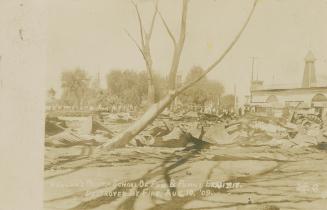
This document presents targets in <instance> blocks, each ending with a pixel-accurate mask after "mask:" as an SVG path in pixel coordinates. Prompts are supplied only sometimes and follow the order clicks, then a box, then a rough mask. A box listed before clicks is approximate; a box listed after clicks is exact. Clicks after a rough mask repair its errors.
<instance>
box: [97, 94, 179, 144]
mask: <svg viewBox="0 0 327 210" xmlns="http://www.w3.org/2000/svg"><path fill="white" fill-rule="evenodd" d="M176 96H177V94H176V92H175V91H171V92H170V93H169V94H168V95H167V96H166V97H164V98H163V99H161V100H160V101H159V102H158V103H155V104H153V105H152V106H150V107H149V109H148V110H147V111H146V112H145V113H144V114H143V115H142V117H141V118H140V119H138V120H137V121H136V122H134V124H132V125H131V126H130V127H129V128H127V129H126V130H125V131H124V132H122V133H120V134H119V135H117V136H115V137H114V138H113V139H112V140H110V142H107V143H105V144H103V145H102V146H101V147H100V148H102V149H103V148H104V149H114V148H119V147H124V146H125V145H126V144H127V143H128V142H129V141H131V140H132V139H133V138H134V137H135V136H136V135H137V134H139V133H140V132H141V131H143V130H144V129H145V128H146V127H147V126H148V125H149V124H150V123H152V122H153V121H154V120H155V119H156V117H157V116H158V115H159V114H160V113H161V112H162V111H163V110H164V109H165V108H166V107H168V106H169V104H171V103H172V102H173V101H174V99H175V98H176Z"/></svg>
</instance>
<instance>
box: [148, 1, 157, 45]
mask: <svg viewBox="0 0 327 210" xmlns="http://www.w3.org/2000/svg"><path fill="white" fill-rule="evenodd" d="M157 13H158V1H156V6H155V11H154V14H153V16H152V20H151V26H150V29H149V32H148V35H147V36H148V39H149V40H150V39H151V36H152V32H153V28H154V22H155V20H156V17H157Z"/></svg>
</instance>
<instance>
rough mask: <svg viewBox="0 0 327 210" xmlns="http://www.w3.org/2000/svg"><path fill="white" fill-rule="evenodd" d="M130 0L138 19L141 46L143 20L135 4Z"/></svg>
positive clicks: (142, 41)
mask: <svg viewBox="0 0 327 210" xmlns="http://www.w3.org/2000/svg"><path fill="white" fill-rule="evenodd" d="M131 2H132V4H133V5H134V7H135V10H136V13H137V18H138V21H139V28H140V36H141V44H142V46H144V34H143V31H144V27H143V22H142V18H141V15H140V11H139V8H138V6H137V4H136V3H135V2H134V1H133V0H132V1H131Z"/></svg>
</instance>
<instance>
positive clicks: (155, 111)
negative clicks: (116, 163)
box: [101, 0, 258, 149]
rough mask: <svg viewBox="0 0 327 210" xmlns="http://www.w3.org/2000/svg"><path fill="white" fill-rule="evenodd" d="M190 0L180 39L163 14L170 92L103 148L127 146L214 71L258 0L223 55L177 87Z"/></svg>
mask: <svg viewBox="0 0 327 210" xmlns="http://www.w3.org/2000/svg"><path fill="white" fill-rule="evenodd" d="M189 1H190V0H183V7H182V18H181V26H180V34H179V39H178V41H176V39H175V37H174V36H173V34H172V32H171V30H170V29H169V27H168V25H167V23H166V21H165V20H164V18H163V16H162V15H161V13H159V14H160V16H161V20H162V21H163V23H164V26H165V28H166V30H167V32H168V35H169V36H170V37H171V39H172V41H173V43H174V54H173V58H172V64H171V68H170V72H169V92H168V94H167V95H166V96H165V97H164V98H163V99H161V100H160V101H159V102H157V103H155V104H153V105H152V106H151V107H149V109H148V110H147V111H146V112H145V113H144V114H143V115H142V116H141V117H140V118H139V119H138V120H137V121H135V122H134V123H133V124H132V125H131V126H130V127H129V128H127V129H126V130H125V131H124V132H122V133H120V134H119V135H117V136H116V137H114V138H113V139H112V140H111V141H110V142H107V143H105V144H104V145H102V147H101V148H106V149H112V148H119V147H123V146H125V145H126V144H127V143H128V142H129V141H130V140H132V139H133V138H134V137H135V136H136V135H137V134H139V133H140V132H141V131H142V130H144V129H145V128H146V127H147V126H148V125H149V124H150V123H152V122H153V121H154V120H155V119H156V117H157V116H158V115H159V114H160V113H161V112H162V111H163V110H164V109H165V108H166V107H168V106H169V105H170V104H171V103H172V102H173V101H174V99H175V98H176V96H178V95H179V94H181V93H182V92H183V91H185V90H186V89H187V88H189V87H191V86H193V85H194V84H196V83H197V82H198V81H200V80H201V79H202V78H204V77H205V76H206V75H207V74H208V73H209V72H210V71H212V70H213V69H214V68H215V67H217V66H218V64H220V63H221V61H222V60H223V59H224V58H225V56H226V55H227V54H228V53H229V52H230V50H231V49H232V48H233V47H234V46H235V44H236V43H237V41H238V40H239V38H240V37H241V35H242V33H243V31H244V30H245V29H246V27H247V25H248V23H249V22H250V20H251V17H252V16H253V14H254V11H255V8H256V5H257V2H258V0H254V3H253V6H252V9H251V11H250V13H249V15H248V17H247V19H246V21H245V22H244V24H243V26H242V27H241V29H240V31H239V32H238V33H237V35H236V36H235V38H234V39H233V41H232V42H231V43H230V44H229V46H228V47H227V48H226V49H225V51H224V52H223V53H222V55H221V56H219V57H218V58H217V59H216V60H215V61H214V62H213V63H212V64H211V65H210V66H209V67H207V68H206V69H205V71H204V72H203V74H202V75H200V76H199V77H198V78H197V79H195V80H193V81H190V82H188V83H187V84H185V85H183V86H182V87H180V88H178V89H176V82H175V81H176V75H177V71H178V66H179V62H180V57H181V53H182V51H183V47H184V42H185V35H186V26H187V22H186V20H187V10H188V4H189Z"/></svg>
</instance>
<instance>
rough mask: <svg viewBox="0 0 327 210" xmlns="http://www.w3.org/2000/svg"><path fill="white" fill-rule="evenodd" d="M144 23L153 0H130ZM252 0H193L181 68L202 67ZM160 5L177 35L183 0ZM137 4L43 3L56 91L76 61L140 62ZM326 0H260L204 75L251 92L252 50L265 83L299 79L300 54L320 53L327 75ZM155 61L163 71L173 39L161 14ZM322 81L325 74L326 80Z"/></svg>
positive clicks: (96, 65) (113, 0)
mask: <svg viewBox="0 0 327 210" xmlns="http://www.w3.org/2000/svg"><path fill="white" fill-rule="evenodd" d="M135 2H136V3H137V4H138V6H139V9H140V12H141V16H142V19H143V21H144V24H145V27H146V28H148V27H149V25H150V20H151V16H152V14H153V11H154V10H153V9H154V4H153V1H152V0H135ZM252 4H253V0H191V1H190V4H189V13H188V18H187V33H186V41H185V47H184V51H183V54H182V57H181V63H180V68H179V71H180V73H181V74H183V75H185V74H186V73H187V72H188V71H189V70H190V69H191V68H192V67H193V66H202V67H203V68H206V67H207V66H209V65H210V64H211V63H213V62H214V61H215V60H216V59H217V58H218V57H219V55H220V54H221V53H222V52H223V51H224V49H225V48H226V47H227V46H228V45H229V43H230V42H231V40H232V39H233V38H234V36H235V34H237V33H238V31H239V30H240V28H241V26H242V24H243V23H244V21H245V19H246V17H247V15H248V13H249V11H250V9H251V7H252ZM159 10H160V11H161V13H162V14H163V16H164V17H165V19H166V21H167V23H168V25H169V26H170V28H171V30H172V31H173V33H174V34H175V36H178V34H179V22H180V16H181V0H159ZM136 17H137V16H136V12H135V9H134V7H133V5H132V3H131V1H130V0H50V1H49V3H48V46H47V47H48V49H47V58H48V61H47V66H48V69H47V87H48V88H51V87H52V88H54V89H55V90H57V92H58V93H60V90H59V89H60V75H61V72H62V71H65V70H71V69H74V68H76V67H80V68H82V69H85V70H87V71H88V72H89V74H90V75H91V76H95V75H97V73H100V76H101V77H102V80H101V85H102V86H103V87H105V85H106V84H105V80H104V77H105V75H106V74H107V73H108V72H110V71H111V70H113V69H132V70H137V71H140V70H144V69H145V64H144V60H143V59H142V56H141V54H140V53H139V51H138V50H137V48H136V47H135V45H134V43H133V42H132V41H131V39H130V38H129V37H128V36H127V35H126V32H125V30H127V31H128V32H129V33H130V34H132V36H134V37H135V39H136V40H139V39H140V37H139V31H138V22H137V19H136ZM326 19H327V0H259V4H258V6H257V8H256V11H255V13H254V16H253V18H252V20H251V22H250V23H249V25H248V27H247V29H246V30H245V31H244V33H243V35H242V37H241V38H240V40H239V42H238V43H237V44H236V46H235V47H234V48H233V49H232V51H231V52H230V53H229V54H228V56H227V57H226V58H225V59H224V60H223V62H222V63H221V64H220V65H219V66H217V67H216V68H215V69H214V70H213V72H211V73H210V74H209V75H208V77H209V78H210V79H212V80H217V81H220V82H221V83H222V84H223V85H224V86H225V89H226V93H233V92H234V86H235V87H236V88H235V89H236V94H237V95H238V96H239V98H240V101H242V99H243V98H244V96H245V95H247V94H248V92H249V85H250V79H251V62H252V61H251V57H257V59H255V65H254V70H255V77H257V76H258V78H259V79H261V80H263V81H264V84H275V85H276V84H295V85H296V84H297V85H298V86H299V85H300V83H301V81H302V75H303V70H304V57H305V55H306V54H307V52H308V51H309V50H311V51H312V52H313V53H314V55H315V56H316V58H317V61H316V73H317V75H318V80H320V81H325V80H326V81H327V40H326V38H327V21H326ZM151 50H152V54H153V62H154V69H155V70H156V71H157V72H159V73H161V74H162V75H167V72H168V70H169V67H170V64H171V58H172V50H173V47H172V42H171V40H170V39H169V36H168V35H167V33H166V31H165V29H164V27H163V24H162V22H161V21H160V19H159V18H157V21H156V22H155V28H154V32H153V38H152V41H151ZM326 84H327V82H326Z"/></svg>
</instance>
